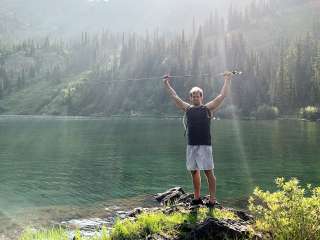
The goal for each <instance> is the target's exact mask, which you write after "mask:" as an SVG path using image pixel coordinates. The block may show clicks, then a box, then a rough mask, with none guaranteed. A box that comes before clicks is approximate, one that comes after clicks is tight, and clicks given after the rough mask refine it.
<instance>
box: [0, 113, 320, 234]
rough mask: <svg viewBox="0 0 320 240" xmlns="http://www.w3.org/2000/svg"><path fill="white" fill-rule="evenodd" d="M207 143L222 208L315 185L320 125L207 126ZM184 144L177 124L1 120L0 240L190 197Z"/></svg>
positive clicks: (146, 120) (149, 120)
mask: <svg viewBox="0 0 320 240" xmlns="http://www.w3.org/2000/svg"><path fill="white" fill-rule="evenodd" d="M212 139H213V149H214V160H215V175H216V177H217V198H218V200H219V201H220V202H223V203H225V204H229V205H230V206H235V207H245V205H246V199H247V198H248V196H249V195H250V194H251V193H252V191H253V189H254V188H255V186H261V187H262V188H263V189H268V190H274V189H275V188H274V179H275V178H276V177H279V176H283V177H286V178H289V177H297V178H298V179H299V180H300V181H301V183H302V184H303V185H306V184H307V183H311V184H313V185H317V184H319V180H320V148H319V143H320V124H319V123H314V122H305V121H297V120H275V121H241V120H215V121H213V122H212ZM185 142H186V139H185V137H184V129H183V126H182V122H181V119H179V118H168V119H157V118H124V117H123V118H120V117H119V118H86V117H40V116H39V117H36V116H35V117H27V116H0V182H1V184H0V239H1V234H5V233H6V232H8V231H12V230H13V229H15V228H17V229H18V228H20V229H21V228H24V227H25V226H28V225H32V224H36V223H37V224H48V223H52V222H53V221H57V220H60V219H64V218H70V217H85V216H91V215H98V214H99V213H100V214H101V212H102V210H103V208H104V207H105V206H114V205H117V206H126V207H128V208H130V207H135V206H138V205H145V206H146V205H148V204H151V201H152V200H151V199H152V195H153V194H155V193H157V192H162V191H165V190H167V189H168V188H170V187H174V186H182V187H183V188H184V189H185V190H186V191H192V183H191V177H190V174H189V173H188V172H187V170H186V167H185ZM202 177H203V178H202V180H203V181H202V182H203V185H202V194H207V192H208V191H207V184H206V180H205V178H204V176H202Z"/></svg>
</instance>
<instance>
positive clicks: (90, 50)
mask: <svg viewBox="0 0 320 240" xmlns="http://www.w3.org/2000/svg"><path fill="white" fill-rule="evenodd" d="M16 1H17V0H16ZM34 1H35V0H34ZM74 1H75V0H73V1H70V2H68V4H72V3H75V2H74ZM114 1H115V0H114ZM190 1H191V0H190ZM6 2H7V4H9V3H10V1H6ZM35 2H36V1H35ZM80 2H81V1H80ZM124 2H125V1H124V0H121V1H117V3H115V2H113V1H110V2H108V4H115V5H113V7H115V6H116V4H120V3H124ZM11 3H13V2H11ZM17 3H18V1H17ZM20 3H21V2H20ZM83 4H84V3H83ZM86 4H87V3H86ZM90 4H102V5H103V6H104V5H105V4H107V3H102V2H100V3H90ZM120 5H121V4H120ZM120 5H119V6H120ZM8 6H9V5H8ZM10 6H11V7H12V5H10ZM30 6H31V5H30ZM30 6H29V7H30ZM70 6H71V5H70ZM200 6H201V5H200ZM37 7H38V5H37ZM79 9H81V7H80V8H77V11H80V10H79ZM173 9H174V8H173ZM227 9H228V10H227V12H228V16H227V17H224V16H223V15H220V14H219V12H215V13H214V14H210V12H213V11H212V9H207V10H209V11H208V14H207V15H206V16H205V17H204V18H203V19H204V20H203V21H202V22H201V24H200V23H198V24H196V25H192V23H190V24H189V29H191V30H190V31H183V30H182V28H181V29H180V30H179V31H176V33H174V34H173V33H172V32H171V33H170V34H168V32H166V31H159V30H158V29H155V30H154V31H149V32H147V33H143V34H139V33H136V34H135V33H132V32H128V33H123V34H118V33H113V32H112V31H107V30H103V31H102V30H101V31H100V33H98V34H93V33H90V32H77V35H78V37H77V38H74V39H73V40H72V41H69V40H68V38H55V37H50V36H49V37H46V38H33V39H29V40H27V41H21V42H17V43H15V44H5V43H4V42H3V43H2V44H1V43H0V86H1V88H0V97H1V100H0V113H1V114H50V115H99V116H100V115H102V116H109V115H112V114H122V113H123V114H128V113H130V112H132V111H134V112H141V113H152V114H162V113H172V112H175V109H174V106H173V104H172V103H171V102H170V101H169V99H168V97H167V96H166V94H165V92H164V90H163V86H162V83H161V81H160V80H159V81H146V82H144V81H140V82H130V83H129V82H118V83H117V82H115V81H112V82H108V81H110V80H116V79H131V78H141V77H150V76H162V75H163V74H164V73H165V72H168V71H170V72H171V74H177V75H183V74H192V75H195V76H197V75H198V74H201V73H207V74H209V77H207V78H197V79H182V80H181V81H177V82H174V86H175V88H176V90H177V92H178V93H179V94H180V96H181V97H183V98H184V99H186V100H187V94H186V91H187V89H188V88H190V87H191V86H193V85H194V84H199V85H200V86H202V87H203V88H204V89H205V92H206V93H207V94H206V95H205V97H206V100H209V99H210V98H212V97H214V96H216V95H217V94H218V92H219V89H220V87H221V85H222V80H221V79H218V78H216V77H214V74H215V73H218V72H221V71H224V70H225V69H240V70H242V71H243V72H244V74H243V76H242V78H241V79H240V80H239V81H234V84H233V91H232V92H233V96H232V100H229V102H227V104H226V106H228V105H230V104H231V105H235V106H236V108H238V109H239V112H241V114H243V115H246V116H248V115H251V114H254V112H255V111H256V110H257V108H258V107H259V106H261V105H264V104H266V105H273V106H276V107H278V108H279V109H280V111H281V112H282V113H293V112H295V111H297V110H298V109H299V108H300V107H304V106H308V105H314V104H316V103H317V102H319V100H320V99H319V96H320V93H319V91H320V87H319V86H320V84H319V82H320V78H319V77H318V76H320V75H318V71H319V72H320V50H319V49H320V42H319V41H320V24H319V20H317V19H318V18H317V16H318V15H317V14H318V12H319V10H320V4H319V3H318V2H317V1H305V2H300V1H295V0H286V1H276V0H274V1H271V2H270V4H266V3H264V2H262V3H261V2H259V3H257V4H252V5H249V7H247V8H246V9H245V10H241V9H238V8H236V7H229V8H227ZM99 10H101V12H103V10H102V9H99ZM53 12H54V11H53ZM40 16H41V14H40V15H39V18H40ZM144 16H145V15H144ZM35 17H36V16H35ZM54 21H58V20H54ZM139 21H140V18H139V19H137V21H135V22H133V23H134V24H138V22H139ZM11 23H12V24H13V23H14V21H13V22H11ZM224 23H226V24H224ZM138 25H139V24H138ZM142 25H143V24H142ZM151 25H152V24H151ZM166 25H168V24H166ZM44 26H45V25H44ZM98 26H99V24H97V28H98ZM144 26H146V25H145V24H144ZM148 26H149V25H148ZM310 93H311V94H310ZM155 106H157V107H155Z"/></svg>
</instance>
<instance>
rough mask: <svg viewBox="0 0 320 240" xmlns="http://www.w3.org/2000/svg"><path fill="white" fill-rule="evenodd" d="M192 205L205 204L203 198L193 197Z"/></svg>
mask: <svg viewBox="0 0 320 240" xmlns="http://www.w3.org/2000/svg"><path fill="white" fill-rule="evenodd" d="M191 205H203V201H202V199H201V198H199V199H192V201H191Z"/></svg>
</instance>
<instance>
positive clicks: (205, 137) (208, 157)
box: [163, 72, 232, 207]
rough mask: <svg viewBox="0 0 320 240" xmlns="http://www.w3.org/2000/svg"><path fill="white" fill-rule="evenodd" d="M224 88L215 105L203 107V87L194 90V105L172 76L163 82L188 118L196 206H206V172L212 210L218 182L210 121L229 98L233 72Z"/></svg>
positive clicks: (228, 74) (192, 96)
mask: <svg viewBox="0 0 320 240" xmlns="http://www.w3.org/2000/svg"><path fill="white" fill-rule="evenodd" d="M223 76H224V85H223V87H222V89H221V92H220V94H219V95H218V96H217V97H216V98H214V99H213V100H212V101H210V102H208V103H206V104H203V90H202V89H201V88H199V87H193V88H192V89H191V90H190V102H191V104H189V103H186V102H184V101H183V100H182V99H181V98H180V97H179V96H178V95H177V93H176V92H175V90H174V89H173V88H172V87H171V85H170V76H165V78H164V80H163V82H164V85H165V88H166V90H167V92H168V93H169V95H170V96H171V97H172V99H173V100H174V102H175V104H176V106H177V107H178V108H179V109H181V110H183V111H185V113H186V117H187V136H188V144H187V150H186V155H187V156H186V158H187V161H186V166H187V169H188V171H190V172H191V176H192V182H193V188H194V199H193V200H192V202H191V204H192V205H197V204H203V201H202V199H201V197H200V189H201V177H200V170H203V171H204V173H205V175H206V178H207V182H208V188H209V193H210V198H209V202H207V203H206V205H207V206H208V207H214V205H215V204H216V203H217V202H216V178H215V176H214V173H213V169H214V164H213V157H212V145H211V135H210V120H211V116H212V114H213V112H215V111H216V110H217V109H218V108H219V106H220V105H221V103H222V102H223V100H224V98H225V97H226V96H227V95H228V92H229V89H230V82H231V78H232V73H231V72H225V73H224V74H223Z"/></svg>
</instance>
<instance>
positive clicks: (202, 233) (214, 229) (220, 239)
mask: <svg viewBox="0 0 320 240" xmlns="http://www.w3.org/2000/svg"><path fill="white" fill-rule="evenodd" d="M248 237H249V229H248V225H247V223H246V222H244V221H236V220H218V219H215V218H207V219H206V220H205V221H204V222H203V223H201V224H200V225H199V226H197V227H196V228H195V229H193V230H192V231H191V232H190V234H189V235H188V236H187V237H186V238H185V239H189V240H201V239H203V240H225V239H247V238H248ZM253 239H257V240H258V239H262V238H261V236H259V235H256V236H254V237H253Z"/></svg>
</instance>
